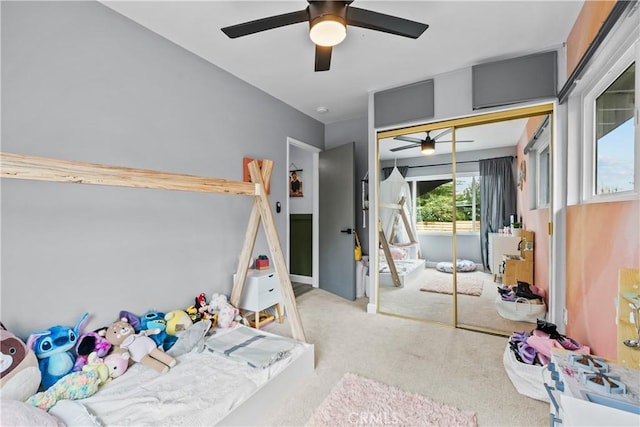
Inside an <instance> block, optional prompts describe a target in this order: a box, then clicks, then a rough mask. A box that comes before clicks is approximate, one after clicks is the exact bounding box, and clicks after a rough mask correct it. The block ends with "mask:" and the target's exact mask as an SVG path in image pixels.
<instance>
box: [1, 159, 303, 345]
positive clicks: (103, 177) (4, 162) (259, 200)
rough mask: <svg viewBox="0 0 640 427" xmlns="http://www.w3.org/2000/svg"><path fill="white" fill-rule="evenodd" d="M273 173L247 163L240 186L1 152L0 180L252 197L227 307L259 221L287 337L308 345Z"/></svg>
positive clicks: (241, 279) (235, 297) (238, 287)
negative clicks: (273, 196)
mask: <svg viewBox="0 0 640 427" xmlns="http://www.w3.org/2000/svg"><path fill="white" fill-rule="evenodd" d="M272 171H273V161H271V160H263V162H262V168H260V167H259V166H258V162H257V161H255V160H254V161H252V162H251V163H249V173H250V174H251V180H252V182H243V181H230V180H225V179H218V178H207V177H201V176H195V175H184V174H177V173H168V172H158V171H152V170H147V169H133V168H124V167H116V166H107V165H100V164H95V163H84V162H75V161H68V160H59V159H50V158H44V157H35V156H26V155H21V154H11V153H1V152H0V177H2V178H10V179H26V180H36V181H53V182H67V183H75V184H96V185H110V186H119V187H135V188H155V189H162V190H178V191H195V192H205V193H222V194H236V195H245V196H253V197H254V202H253V209H252V210H251V214H250V217H249V225H248V226H247V232H246V234H245V239H244V244H243V248H242V251H241V252H240V260H239V263H238V270H237V273H236V278H235V281H234V284H233V291H232V293H231V298H230V302H231V304H233V305H234V306H238V304H239V302H240V297H241V296H242V291H243V288H244V284H245V281H246V278H247V272H248V269H249V263H250V262H251V257H252V253H253V249H254V246H255V242H256V237H257V234H258V227H259V225H260V222H262V224H263V226H264V231H265V234H266V236H267V242H268V244H269V249H270V251H271V257H272V260H273V264H274V267H275V270H276V273H277V274H278V278H279V279H280V285H281V288H282V295H283V298H284V306H285V308H286V310H287V314H288V315H289V320H290V324H291V333H292V335H293V337H294V338H295V339H297V340H300V341H306V338H305V335H304V330H303V328H302V320H301V318H300V314H299V313H298V308H297V306H296V300H295V296H294V294H293V287H292V285H291V279H290V278H289V272H288V271H287V266H286V262H285V259H284V255H283V252H282V247H281V245H280V240H279V238H278V233H277V230H276V226H275V221H274V218H273V212H272V211H271V207H270V205H269V198H268V196H267V190H268V188H269V182H270V179H271V173H272Z"/></svg>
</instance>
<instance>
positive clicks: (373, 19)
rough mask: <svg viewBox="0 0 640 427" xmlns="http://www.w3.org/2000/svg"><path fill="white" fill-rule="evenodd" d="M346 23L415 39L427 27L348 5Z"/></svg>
mask: <svg viewBox="0 0 640 427" xmlns="http://www.w3.org/2000/svg"><path fill="white" fill-rule="evenodd" d="M347 25H353V26H354V27H360V28H367V29H369V30H376V31H382V32H385V33H389V34H395V35H397V36H404V37H410V38H412V39H417V38H418V37H420V36H421V35H422V33H424V31H425V30H426V29H427V28H429V26H428V25H427V24H423V23H421V22H416V21H410V20H408V19H404V18H398V17H397V16H391V15H385V14H384V13H379V12H374V11H372V10H366V9H360V8H357V7H353V6H349V7H348V8H347Z"/></svg>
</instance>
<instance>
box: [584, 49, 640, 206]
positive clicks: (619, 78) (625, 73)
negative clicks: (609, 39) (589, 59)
mask: <svg viewBox="0 0 640 427" xmlns="http://www.w3.org/2000/svg"><path fill="white" fill-rule="evenodd" d="M636 44H637V43H636ZM636 48H637V47H636V46H635V45H632V46H630V47H628V48H627V49H626V52H625V53H624V54H622V55H620V57H619V58H618V59H617V60H615V62H613V60H612V61H611V63H609V65H608V66H607V67H603V69H602V71H601V72H600V73H599V74H598V75H595V76H594V79H593V80H592V82H593V83H592V85H591V88H590V90H589V91H588V92H587V93H586V94H585V95H584V98H583V114H584V144H585V145H584V148H585V150H584V169H583V187H582V194H583V199H584V200H594V201H596V200H603V201H604V200H612V199H614V200H615V199H625V198H628V197H635V196H636V195H637V194H638V192H639V190H640V188H639V187H640V179H638V178H639V177H638V168H639V167H640V162H639V161H638V157H639V156H638V142H637V138H638V136H637V135H638V129H637V128H636V120H637V118H636V111H637V106H636V98H637V96H636V92H637V91H638V87H637V83H636V82H637V81H638V78H637V76H636V56H637V53H636ZM639 50H640V49H639Z"/></svg>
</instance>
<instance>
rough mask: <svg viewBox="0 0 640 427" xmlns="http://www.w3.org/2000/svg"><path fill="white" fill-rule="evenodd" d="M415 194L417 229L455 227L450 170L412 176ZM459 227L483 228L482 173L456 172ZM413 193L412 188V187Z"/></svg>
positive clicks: (476, 230) (439, 230) (449, 229)
mask: <svg viewBox="0 0 640 427" xmlns="http://www.w3.org/2000/svg"><path fill="white" fill-rule="evenodd" d="M410 181H411V182H412V183H413V185H412V189H413V188H415V194H416V197H415V199H416V209H415V212H416V218H415V221H416V229H417V230H418V232H429V233H451V232H452V231H453V210H452V209H451V203H452V200H453V190H454V185H453V178H452V175H451V174H447V175H441V176H424V177H416V178H412V179H411V180H410ZM455 192H456V231H457V232H458V233H461V232H463V233H464V232H471V233H479V232H480V177H479V174H478V173H477V172H476V173H466V174H458V175H456V185H455ZM412 193H413V191H412Z"/></svg>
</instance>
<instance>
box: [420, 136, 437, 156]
mask: <svg viewBox="0 0 640 427" xmlns="http://www.w3.org/2000/svg"><path fill="white" fill-rule="evenodd" d="M420 151H421V152H422V154H424V155H425V156H428V155H431V154H433V153H435V152H436V143H435V142H434V141H433V140H432V139H429V140H427V141H422V143H421V144H420Z"/></svg>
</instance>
